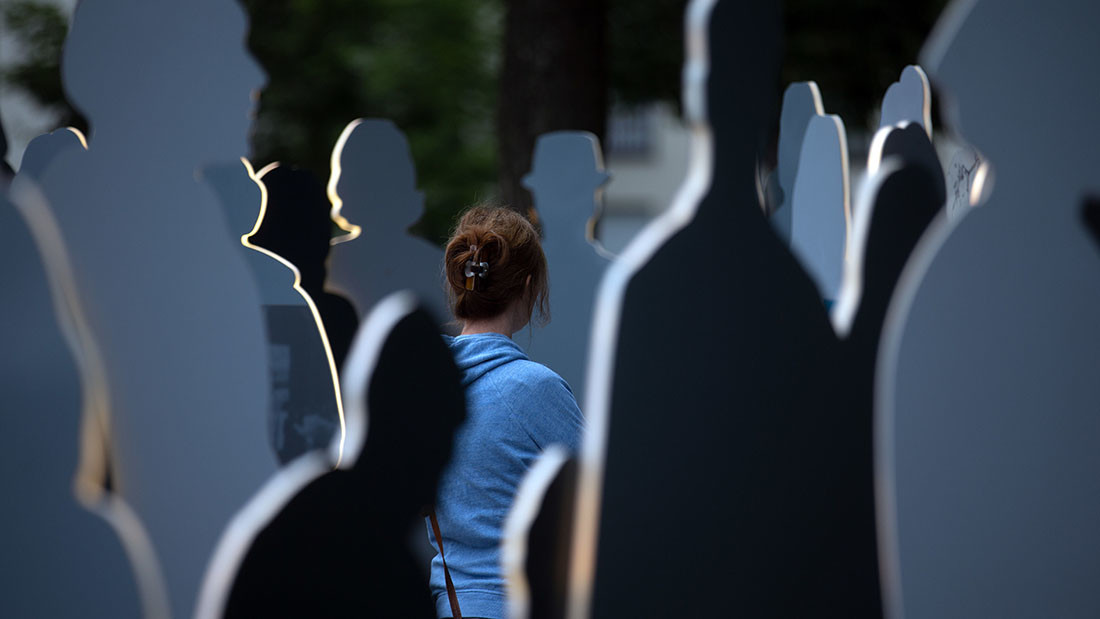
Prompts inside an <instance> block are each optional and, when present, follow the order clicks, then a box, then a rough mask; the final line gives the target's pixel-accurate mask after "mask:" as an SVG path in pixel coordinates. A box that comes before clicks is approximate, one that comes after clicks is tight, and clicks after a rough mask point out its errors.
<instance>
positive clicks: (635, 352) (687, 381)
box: [570, 0, 881, 617]
mask: <svg viewBox="0 0 1100 619" xmlns="http://www.w3.org/2000/svg"><path fill="white" fill-rule="evenodd" d="M687 11H688V14H687V19H686V24H687V48H688V50H689V51H690V53H689V55H688V58H687V61H686V62H687V64H686V67H685V71H684V75H685V88H684V95H685V99H684V108H685V110H686V113H687V116H688V120H689V122H690V125H691V127H692V131H693V136H694V137H693V140H694V142H693V146H692V148H693V161H692V162H691V164H690V165H689V172H688V176H687V180H686V181H685V184H684V186H683V187H682V188H681V191H680V193H679V194H678V198H677V200H676V202H674V203H673V205H672V206H671V208H670V209H669V211H667V212H666V214H665V215H663V216H662V217H661V218H660V219H658V220H656V222H655V223H654V224H652V226H651V227H650V228H648V229H647V230H646V232H645V233H644V234H643V235H642V236H640V237H638V239H636V240H635V242H634V243H633V244H631V245H630V246H629V247H628V248H627V249H626V250H625V251H624V252H623V253H622V254H621V255H620V256H619V257H618V258H617V260H616V261H615V262H614V263H612V266H611V267H610V268H609V269H608V272H607V275H606V276H605V278H604V280H603V283H602V284H601V288H600V292H599V298H598V301H597V309H596V318H595V327H594V329H593V333H594V334H595V335H594V337H595V338H596V340H595V341H594V342H593V345H592V350H593V353H594V354H593V358H592V360H591V361H590V363H591V364H592V369H590V371H589V376H590V378H591V380H590V382H589V385H588V407H587V409H586V412H587V415H588V421H589V425H588V434H587V436H586V443H585V445H584V448H583V449H582V454H581V471H580V488H581V492H580V495H579V496H578V499H577V500H578V501H579V503H578V505H579V507H578V510H577V512H578V519H577V533H576V538H575V542H574V544H573V548H574V557H573V564H574V569H573V571H572V576H571V577H572V583H571V585H572V588H571V592H570V595H571V596H572V598H573V599H572V600H571V603H572V604H575V605H576V606H574V607H577V608H585V607H586V606H588V600H589V599H590V600H591V611H592V616H594V617H622V616H665V615H669V616H690V617H703V616H725V615H729V614H738V615H746V616H836V617H875V616H879V615H880V613H881V609H880V608H879V601H878V581H877V560H876V550H875V543H874V542H875V527H874V512H873V509H874V502H873V496H872V493H871V489H872V473H871V450H870V435H871V426H870V424H871V415H870V411H869V410H866V409H863V410H860V409H859V408H858V406H859V405H860V403H861V402H862V400H861V399H860V398H858V397H855V394H853V393H852V392H851V391H850V389H849V385H848V384H847V383H848V381H849V378H848V373H849V368H848V367H846V365H847V364H846V363H845V362H844V357H843V355H842V352H841V350H840V347H839V342H838V341H837V339H836V336H835V334H834V332H833V329H832V327H831V325H830V324H829V321H828V318H827V316H826V313H825V308H824V306H823V305H822V303H821V299H820V297H819V295H818V293H817V290H816V289H815V286H814V283H813V282H812V281H811V279H810V278H809V276H808V275H807V274H806V273H805V272H804V271H803V270H802V269H801V268H800V267H799V264H798V262H797V261H796V260H795V258H794V256H793V255H792V254H791V253H790V252H789V251H788V250H787V248H786V247H785V246H784V244H783V242H782V241H781V240H780V239H779V237H778V236H777V235H776V234H774V233H773V231H772V229H771V226H770V224H769V223H768V221H767V220H766V219H765V218H764V214H763V212H762V209H761V208H760V205H759V202H758V197H757V192H756V182H755V176H754V170H755V167H756V161H757V153H758V148H759V146H760V145H761V144H762V143H763V140H761V139H760V138H761V136H762V130H763V129H764V128H765V127H767V126H769V122H768V116H769V114H770V113H772V110H774V109H775V106H774V103H775V101H774V99H773V98H772V97H771V95H770V93H772V92H773V85H774V83H775V77H776V71H777V70H778V62H777V58H778V42H779V32H780V30H779V29H780V15H779V11H778V9H777V7H776V5H775V4H774V3H771V2H763V1H761V2H720V3H715V2H714V1H713V0H696V1H695V2H692V3H691V4H690V5H689V6H688V9H687ZM745 58H752V59H753V60H752V62H745V61H744V59H745ZM733 84H736V87H732V85H733ZM697 325H699V326H703V327H704V328H703V329H702V330H700V329H696V328H694V327H695V326H697ZM832 411H836V414H828V412H832ZM597 506H598V509H596V508H597ZM597 513H598V527H595V526H593V525H594V524H595V523H596V514H597ZM593 540H595V548H592V547H591V542H592V541H593ZM593 555H594V557H593ZM654 557H660V559H659V560H656V561H655V560H654ZM585 574H593V575H594V576H593V577H590V578H585V577H584V576H585ZM641 582H660V583H662V584H661V586H660V587H650V588H648V589H647V590H646V591H645V592H644V594H640V592H639V588H638V583H641ZM588 583H594V584H591V585H590V584H588ZM588 587H591V589H589V588H588ZM718 591H720V592H722V593H721V595H716V594H715V592H718Z"/></svg>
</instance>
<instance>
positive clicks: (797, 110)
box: [771, 82, 825, 242]
mask: <svg viewBox="0 0 1100 619" xmlns="http://www.w3.org/2000/svg"><path fill="white" fill-rule="evenodd" d="M824 114H825V108H824V106H823V105H822V103H821V91H820V90H819V89H818V87H817V83H815V82H794V83H792V84H790V85H789V86H787V90H785V91H783V107H782V109H781V111H780V117H779V145H778V150H777V155H776V156H777V161H776V169H775V172H774V174H775V176H776V177H777V179H778V183H779V194H780V196H779V197H780V202H779V206H777V207H776V209H775V212H774V213H772V215H771V222H772V225H773V226H775V231H776V233H778V234H779V237H780V238H782V239H783V240H784V241H787V242H790V240H791V198H792V197H793V196H794V181H795V179H796V178H798V164H799V160H800V159H801V155H802V140H803V138H804V137H805V135H806V127H807V126H808V125H809V124H810V119H812V118H813V117H814V116H822V115H824Z"/></svg>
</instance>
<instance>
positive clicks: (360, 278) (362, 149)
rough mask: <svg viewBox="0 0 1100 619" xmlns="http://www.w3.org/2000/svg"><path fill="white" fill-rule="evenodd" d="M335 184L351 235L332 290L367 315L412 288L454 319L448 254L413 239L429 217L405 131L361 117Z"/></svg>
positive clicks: (341, 156) (337, 159)
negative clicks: (447, 286)
mask: <svg viewBox="0 0 1100 619" xmlns="http://www.w3.org/2000/svg"><path fill="white" fill-rule="evenodd" d="M333 161H334V163H338V164H339V166H338V167H336V168H334V169H333V176H332V179H330V181H329V195H330V197H331V196H332V195H333V193H334V192H335V194H336V199H337V200H338V205H339V206H338V207H337V204H334V211H333V212H334V219H335V220H336V221H337V223H338V224H340V225H341V226H342V227H344V229H345V230H352V229H355V230H357V232H354V233H352V234H350V235H344V236H342V237H337V238H335V239H333V247H332V250H331V251H330V252H329V275H328V287H329V288H332V289H333V290H335V291H336V292H339V293H341V294H343V295H344V296H346V297H348V298H349V299H351V301H352V303H354V304H355V306H356V309H357V310H358V311H359V316H360V317H363V316H365V315H366V314H367V312H369V311H370V309H371V308H372V307H374V304H375V303H377V302H378V301H379V300H380V299H382V297H384V296H386V295H387V294H390V293H391V292H395V291H397V290H403V289H411V290H413V291H415V292H416V294H417V296H418V297H419V298H420V299H422V300H423V302H424V303H425V304H426V305H427V307H428V309H429V310H430V311H431V312H433V313H434V314H435V315H436V316H438V317H439V319H440V320H450V319H451V316H450V311H449V310H448V307H447V302H446V298H445V296H444V287H443V284H444V281H443V251H442V250H441V249H440V248H439V247H436V246H435V245H433V244H431V243H429V242H428V241H426V240H424V239H422V238H419V237H416V236H413V235H412V234H410V233H409V227H410V226H412V225H413V224H415V223H416V222H417V220H419V219H420V216H421V214H423V212H424V196H423V194H421V193H420V191H418V190H417V189H416V169H415V168H414V166H413V160H412V155H411V154H410V153H409V145H408V142H407V141H406V140H405V136H404V134H402V133H401V130H400V129H398V128H397V127H396V126H395V125H394V124H393V123H392V122H391V121H389V120H379V119H366V120H362V119H361V120H356V121H353V122H352V123H350V124H349V125H348V127H347V128H346V129H345V130H344V134H343V135H342V136H341V137H340V141H339V142H338V143H337V146H336V149H335V152H334V154H333Z"/></svg>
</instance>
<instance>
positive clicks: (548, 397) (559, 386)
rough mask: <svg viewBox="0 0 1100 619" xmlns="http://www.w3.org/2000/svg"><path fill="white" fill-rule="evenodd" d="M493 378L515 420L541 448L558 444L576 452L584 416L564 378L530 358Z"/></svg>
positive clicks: (517, 362)
mask: <svg viewBox="0 0 1100 619" xmlns="http://www.w3.org/2000/svg"><path fill="white" fill-rule="evenodd" d="M493 379H494V380H493V382H494V383H495V386H496V388H497V390H498V392H499V393H500V394H501V396H502V397H504V398H505V399H506V400H507V401H508V403H509V407H510V408H511V409H512V411H513V413H514V414H515V419H516V421H517V422H518V423H519V424H520V425H521V426H522V427H523V429H524V430H525V431H526V432H527V434H528V436H530V437H531V440H533V441H534V442H535V444H536V445H537V446H538V447H539V449H546V448H547V447H549V446H550V445H552V444H554V443H559V444H562V445H564V446H565V447H566V448H567V449H569V450H570V451H572V452H576V450H577V449H578V447H579V444H580V435H581V430H582V428H583V426H584V417H583V415H582V414H581V411H580V407H579V406H578V405H577V400H576V398H575V397H574V396H573V390H572V389H570V388H569V384H568V383H566V382H565V379H563V378H562V377H561V376H558V374H557V373H556V372H554V371H553V370H551V369H550V368H548V367H546V366H545V365H542V364H541V363H536V362H534V361H530V360H522V361H516V362H514V363H511V364H509V365H508V367H507V368H505V371H501V372H498V373H496V374H495V375H494V376H493Z"/></svg>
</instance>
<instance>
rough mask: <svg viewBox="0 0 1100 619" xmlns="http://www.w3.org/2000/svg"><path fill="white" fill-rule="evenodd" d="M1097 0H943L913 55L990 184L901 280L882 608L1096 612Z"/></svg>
mask: <svg viewBox="0 0 1100 619" xmlns="http://www.w3.org/2000/svg"><path fill="white" fill-rule="evenodd" d="M1098 20H1100V5H1097V4H1096V3H1094V2H1086V1H1084V0H1081V1H1069V2H1060V3H1052V4H1042V5H1038V4H1035V3H1032V2H1026V1H1024V0H1015V1H1003V2H973V1H970V2H956V3H954V4H952V5H951V6H950V7H949V8H948V11H947V13H946V14H945V16H944V18H943V20H942V21H941V23H940V24H939V25H938V26H937V28H936V30H935V31H934V35H933V37H932V39H931V40H930V42H929V44H928V45H927V46H926V48H925V50H924V52H923V54H922V56H923V59H922V64H924V66H926V67H927V68H928V70H929V74H930V75H931V77H932V79H933V80H934V81H935V82H936V83H937V85H938V86H939V87H940V88H941V89H942V90H943V91H944V92H945V93H948V94H949V95H950V97H951V99H952V100H953V101H954V102H955V104H956V105H955V106H954V107H952V108H951V109H949V110H948V111H949V113H950V115H949V117H948V118H947V122H948V123H949V124H951V125H952V126H953V127H954V128H955V129H956V130H958V131H959V133H960V134H961V136H962V137H963V138H964V139H966V140H967V141H968V142H970V143H972V144H973V145H974V147H975V148H977V149H979V150H980V151H981V152H982V153H983V155H985V156H987V157H988V159H989V161H990V162H991V163H992V165H993V166H994V168H995V169H996V171H997V186H996V187H995V188H994V190H993V193H992V195H991V196H990V198H989V201H988V203H987V205H986V206H983V207H982V208H980V209H974V210H972V211H971V212H969V213H968V214H967V215H966V217H964V218H962V219H961V220H960V221H958V222H957V223H956V224H955V225H954V226H952V225H949V224H948V223H945V221H944V220H941V221H940V222H938V225H937V229H935V230H933V231H930V238H928V239H926V241H925V242H923V243H922V247H921V248H920V255H919V256H915V257H914V261H915V264H914V265H912V266H911V268H909V269H908V270H907V272H906V274H905V276H904V278H903V282H902V284H900V285H899V291H898V294H897V295H896V296H895V300H894V302H893V306H892V307H891V310H890V312H891V316H890V318H889V321H888V324H887V329H886V332H885V334H884V338H883V339H884V341H883V355H882V357H881V359H880V364H879V372H878V374H879V378H878V387H879V390H878V391H879V393H880V394H881V397H880V398H879V400H878V402H877V407H878V410H877V414H878V416H879V427H880V428H881V432H880V434H879V436H878V447H877V452H878V453H879V454H880V460H879V462H878V466H879V471H880V475H879V477H880V479H881V480H882V484H881V486H880V497H881V500H882V505H881V514H882V521H883V523H884V526H885V527H886V528H885V529H884V536H883V548H884V558H885V560H886V568H887V573H888V574H889V576H890V578H889V579H887V580H886V584H887V585H888V588H887V592H888V602H889V603H888V608H889V610H890V615H891V616H892V617H902V616H904V617H908V618H911V619H912V618H919V617H932V616H935V617H944V618H952V617H1007V618H1012V617H1096V616H1098V615H1100V593H1098V591H1097V588H1096V583H1097V582H1098V581H1100V529H1098V528H1097V527H1096V523H1097V522H1098V521H1100V477H1098V476H1097V475H1096V471H1097V469H1098V468H1100V449H1098V447H1100V423H1098V420H1100V417H1098V416H1097V414H1096V413H1097V409H1098V402H1100V381H1097V380H1096V377H1095V373H1096V368H1097V364H1096V360H1097V350H1100V325H1098V323H1097V320H1096V316H1097V315H1100V261H1098V257H1100V254H1098V250H1100V248H1098V247H1097V242H1096V239H1095V238H1094V237H1092V236H1091V235H1090V233H1089V231H1088V229H1087V227H1086V226H1085V224H1084V221H1083V219H1082V198H1083V196H1084V195H1085V194H1086V193H1087V192H1089V191H1095V189H1096V187H1097V182H1096V178H1097V177H1096V171H1097V170H1098V169H1100V151H1098V150H1097V149H1096V140H1097V137H1098V136H1100V119H1098V117H1097V115H1096V113H1095V110H1094V107H1095V105H1094V102H1095V101H1097V100H1100V72H1098V71H1097V66H1096V63H1097V60H1098V59H1100V39H1098V38H1097V37H1096V34H1095V24H1096V23H1097V21H1098Z"/></svg>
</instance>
